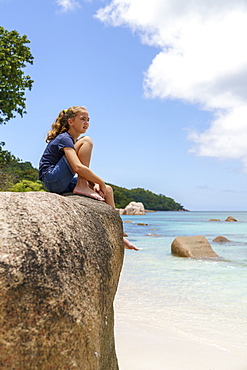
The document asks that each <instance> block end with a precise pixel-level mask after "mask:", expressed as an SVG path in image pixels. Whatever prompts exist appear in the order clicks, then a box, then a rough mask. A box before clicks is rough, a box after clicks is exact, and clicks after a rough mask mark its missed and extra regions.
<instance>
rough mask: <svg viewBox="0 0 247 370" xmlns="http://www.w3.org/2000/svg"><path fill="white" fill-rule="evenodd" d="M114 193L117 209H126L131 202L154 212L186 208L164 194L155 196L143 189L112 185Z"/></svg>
mask: <svg viewBox="0 0 247 370" xmlns="http://www.w3.org/2000/svg"><path fill="white" fill-rule="evenodd" d="M110 185H111V187H112V188H113V191H114V198H115V203H116V207H117V208H125V207H126V206H127V205H128V204H129V203H130V202H142V203H143V204H144V207H145V209H149V210H153V211H179V210H183V209H184V207H183V206H182V205H181V204H179V203H177V202H175V200H173V199H172V198H168V197H166V196H165V195H163V194H159V195H158V194H155V193H152V192H151V191H149V190H144V189H142V188H136V189H131V190H130V189H126V188H121V187H118V186H115V185H112V184H110Z"/></svg>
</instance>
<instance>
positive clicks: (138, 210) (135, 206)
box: [121, 202, 145, 215]
mask: <svg viewBox="0 0 247 370" xmlns="http://www.w3.org/2000/svg"><path fill="white" fill-rule="evenodd" d="M121 214H122V215H145V208H144V205H143V203H141V202H130V203H129V204H128V205H127V206H126V207H125V208H124V210H123V212H122V213H121Z"/></svg>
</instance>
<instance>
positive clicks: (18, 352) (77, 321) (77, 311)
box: [0, 192, 124, 370]
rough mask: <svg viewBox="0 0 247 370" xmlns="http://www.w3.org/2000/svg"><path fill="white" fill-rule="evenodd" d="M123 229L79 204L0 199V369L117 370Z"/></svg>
mask: <svg viewBox="0 0 247 370" xmlns="http://www.w3.org/2000/svg"><path fill="white" fill-rule="evenodd" d="M122 238H123V231H122V222H121V219H120V217H119V215H117V213H116V212H115V210H114V209H113V208H112V207H110V206H108V205H107V204H105V203H103V202H99V201H96V200H93V199H89V198H85V197H82V196H78V195H74V196H68V197H64V196H60V195H57V194H51V193H45V192H39V193H37V192H36V193H34V192H30V193H0V296H1V297H0V327H1V332H0V348H1V350H0V368H1V369H4V370H5V369H6V370H7V369H8V370H9V369H16V370H23V369H24V370H28V369H32V370H34V369H35V370H55V369H58V370H65V369H66V370H70V369H81V370H82V369H83V370H98V369H100V370H116V369H118V363H117V358H116V354H115V344H114V331H113V325H114V316H113V300H114V296H115V293H116V289H117V284H118V279H119V274H120V271H121V267H122V262H123V254H124V248H123V239H122Z"/></svg>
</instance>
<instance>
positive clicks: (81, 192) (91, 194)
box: [73, 186, 105, 202]
mask: <svg viewBox="0 0 247 370" xmlns="http://www.w3.org/2000/svg"><path fill="white" fill-rule="evenodd" d="M73 193H74V194H79V195H85V196H86V197H89V198H93V199H97V200H101V201H103V202H104V201H105V199H104V198H103V197H101V196H100V195H99V194H98V193H96V191H94V190H92V189H91V188H89V187H88V186H86V187H84V188H79V187H77V186H76V187H75V188H74V190H73Z"/></svg>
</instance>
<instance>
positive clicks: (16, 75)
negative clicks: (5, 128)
mask: <svg viewBox="0 0 247 370" xmlns="http://www.w3.org/2000/svg"><path fill="white" fill-rule="evenodd" d="M28 43H30V41H29V40H28V39H27V36H26V35H24V36H20V35H19V33H18V32H17V31H7V30H5V29H4V28H3V27H0V124H1V123H4V124H5V123H6V122H7V121H9V120H10V119H11V118H14V117H15V115H14V112H17V113H18V114H20V116H21V117H22V116H23V114H24V113H26V110H25V108H26V104H25V101H26V98H25V97H24V95H25V89H29V90H31V88H32V84H33V81H32V80H31V77H30V76H25V75H24V72H23V70H22V69H23V68H24V67H26V63H30V64H33V56H32V54H31V52H30V48H29V47H27V46H26V45H25V44H28Z"/></svg>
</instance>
